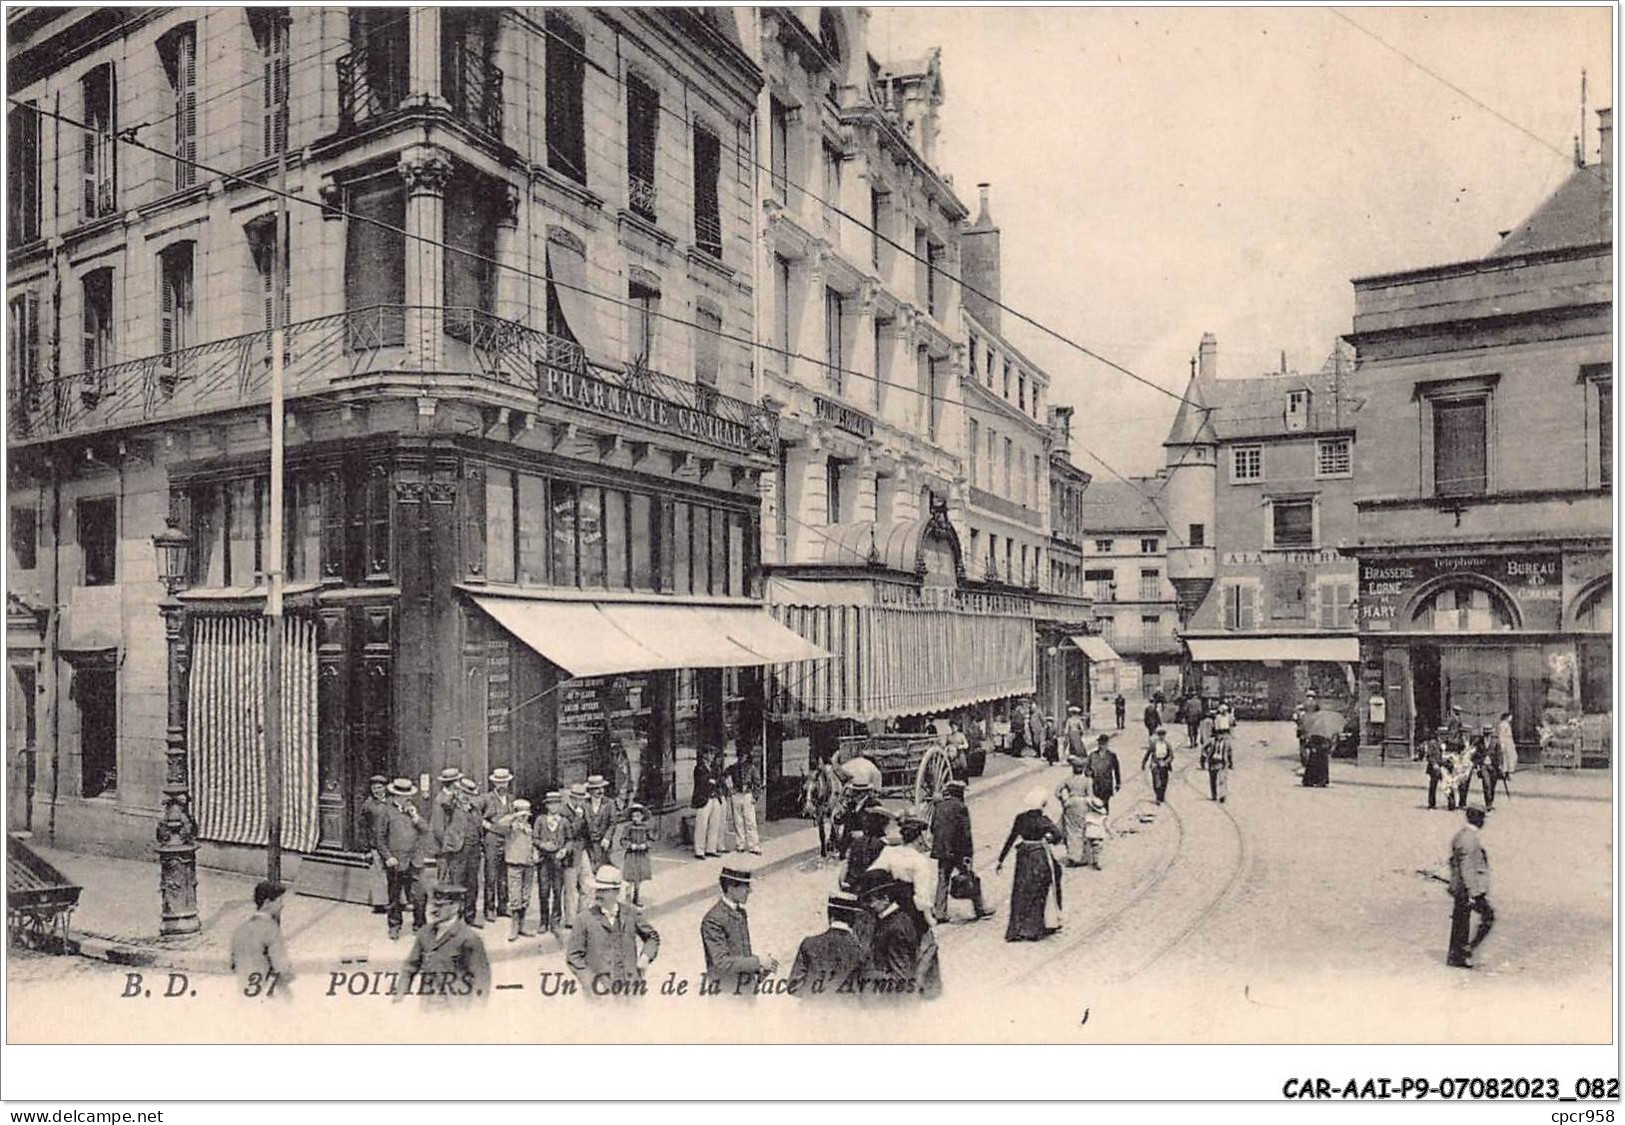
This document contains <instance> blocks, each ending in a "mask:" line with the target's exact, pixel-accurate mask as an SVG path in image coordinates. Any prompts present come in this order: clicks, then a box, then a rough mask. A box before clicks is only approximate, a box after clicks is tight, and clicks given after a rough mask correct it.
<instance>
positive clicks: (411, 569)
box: [7, 8, 817, 895]
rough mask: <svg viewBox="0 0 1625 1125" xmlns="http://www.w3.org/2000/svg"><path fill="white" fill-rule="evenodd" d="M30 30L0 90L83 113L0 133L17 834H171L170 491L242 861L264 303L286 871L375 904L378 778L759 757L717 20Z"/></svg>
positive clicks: (738, 65) (196, 712) (651, 781)
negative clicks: (714, 751) (166, 570)
mask: <svg viewBox="0 0 1625 1125" xmlns="http://www.w3.org/2000/svg"><path fill="white" fill-rule="evenodd" d="M8 19H9V25H10V31H11V37H10V38H11V42H10V53H9V62H10V67H11V90H12V92H13V94H14V95H15V96H16V97H17V98H19V99H21V100H22V101H24V102H25V103H28V105H29V106H38V107H42V108H59V109H60V111H61V112H62V114H63V115H64V116H66V117H70V118H74V119H76V120H82V121H84V122H86V123H87V124H88V125H89V126H90V128H89V129H88V130H82V129H78V128H75V127H72V126H69V125H67V124H59V123H56V122H54V121H52V120H50V119H48V118H42V117H40V116H39V115H37V114H34V113H32V112H31V110H30V109H28V108H20V107H13V108H12V109H11V110H10V112H9V118H8V130H9V135H10V138H11V142H12V143H11V161H10V164H9V165H8V169H7V172H8V188H9V189H10V192H11V195H10V202H11V207H10V209H9V218H10V220H11V223H12V226H11V235H12V238H11V256H10V260H9V262H8V276H7V299H8V301H9V303H10V311H11V313H12V318H11V323H12V333H11V337H10V347H11V353H10V361H11V369H12V372H13V373H14V375H13V378H12V379H11V380H10V382H9V384H8V390H9V392H10V397H9V402H8V406H9V413H8V430H7V436H8V460H9V464H10V470H11V475H10V482H9V488H8V493H9V494H8V502H9V504H10V509H11V512H10V514H11V527H12V535H11V537H10V543H11V551H12V557H11V564H12V576H13V581H12V587H11V593H12V595H13V598H12V600H11V602H10V605H9V607H8V609H9V612H8V633H7V656H8V663H9V666H10V674H11V677H12V681H11V686H12V688H14V689H21V690H19V691H16V692H14V693H13V695H14V698H17V699H18V700H19V701H20V705H19V708H18V710H17V713H16V714H14V715H13V716H12V719H13V721H12V730H11V733H12V736H13V737H12V739H11V741H10V745H11V746H13V747H16V748H17V749H16V750H14V751H13V752H12V761H11V762H10V763H8V764H9V765H10V766H11V767H12V770H13V776H14V778H16V779H18V780H19V781H21V782H22V783H23V789H24V790H25V792H26V797H25V798H24V800H23V801H21V802H15V803H14V806H13V810H12V812H13V818H14V820H22V821H25V822H27V823H29V824H31V826H32V827H33V828H34V829H35V830H36V831H39V830H40V829H41V828H43V827H46V826H48V827H49V829H50V831H51V833H52V836H53V839H56V840H58V841H60V842H61V843H63V844H66V845H70V846H76V847H84V848H89V849H95V850H108V851H116V852H122V853H126V854H131V855H138V856H145V855H148V854H150V843H151V840H152V835H153V825H152V822H153V819H154V817H155V816H156V815H157V811H158V807H159V803H160V787H161V785H162V783H163V777H162V774H163V771H164V765H163V763H164V755H163V747H164V734H165V731H164V726H165V719H164V714H165V683H166V679H165V644H164V632H163V625H162V622H161V621H160V617H159V614H158V612H157V609H156V606H155V603H156V602H157V600H158V598H159V595H160V589H159V586H158V583H157V582H156V581H155V572H154V565H155V563H154V557H153V556H154V553H153V546H152V536H153V535H154V533H156V532H158V531H159V530H160V529H162V528H163V527H164V524H165V518H166V516H168V517H173V518H174V519H175V520H176V522H177V523H178V524H179V526H180V527H181V528H182V529H183V530H184V531H185V532H186V533H187V534H188V535H189V537H190V539H191V570H192V573H191V575H190V576H189V577H190V581H189V584H188V588H187V589H186V590H185V591H184V592H183V593H182V594H181V599H182V601H183V603H184V605H185V621H184V626H183V638H184V652H183V656H182V661H183V668H184V667H189V672H187V673H186V687H187V690H188V696H189V698H188V701H187V707H188V716H189V721H188V723H187V727H186V732H185V733H186V739H187V744H188V760H189V764H190V768H191V783H192V795H191V801H192V808H193V812H194V813H195V815H196V818H197V821H198V825H199V828H198V831H199V835H200V837H201V841H202V850H201V852H200V855H199V859H200V861H201V862H203V863H205V864H213V865H219V866H228V867H239V868H241V869H244V870H254V869H257V868H258V866H259V864H260V862H261V861H260V860H259V859H258V858H257V857H256V852H257V849H258V848H259V847H261V846H263V845H264V844H265V842H266V828H265V819H264V812H263V797H262V795H261V794H262V789H261V786H262V784H263V755H264V749H263V745H262V741H261V738H260V736H259V734H258V726H259V723H260V721H261V719H262V716H261V714H260V712H261V710H262V705H261V703H260V702H259V701H260V700H261V699H262V698H263V690H264V678H265V672H264V652H265V647H266V642H265V637H266V633H265V629H266V625H265V619H264V618H263V616H262V612H263V608H264V598H265V591H266V574H267V571H268V569H269V568H270V566H271V560H269V559H268V558H267V557H266V543H267V527H268V511H267V509H268V503H269V501H268V489H267V479H268V472H269V469H268V465H269V461H268V455H269V435H268V432H267V421H266V419H267V414H266V410H265V404H266V402H267V399H268V396H269V367H270V347H269V340H270V336H269V332H268V331H267V327H268V325H269V323H270V317H271V315H272V310H273V309H274V308H275V306H276V305H277V304H278V303H280V304H281V306H282V307H283V308H284V309H285V310H286V314H287V316H286V319H287V321H288V328H287V334H286V344H285V352H284V354H285V368H286V388H287V412H288V421H287V430H286V443H287V460H286V464H287V488H286V507H285V511H284V513H283V517H284V522H285V526H286V555H285V558H284V559H282V560H281V564H282V567H283V570H284V572H285V574H286V577H287V583H288V585H287V607H288V608H287V612H288V625H287V634H286V636H287V663H286V682H285V692H284V694H285V699H286V703H285V720H284V726H285V730H286V746H285V751H284V756H285V761H286V771H285V776H284V785H283V789H284V794H285V801H284V809H283V817H282V823H283V826H284V829H283V840H282V843H283V845H284V847H286V848H287V849H289V851H290V853H291V856H290V863H291V864H292V865H293V866H292V870H291V871H290V872H289V877H290V878H293V879H298V880H299V881H300V883H301V885H302V886H303V887H306V888H310V889H314V890H318V891H324V892H326V893H332V894H335V895H345V894H356V893H364V891H363V890H362V889H361V888H360V887H359V884H358V883H357V881H356V879H355V876H356V875H357V874H358V873H359V872H360V871H362V870H364V857H362V856H361V855H360V854H359V847H360V844H361V840H360V836H359V829H360V826H359V824H358V810H359V806H360V802H361V800H362V798H363V797H364V796H365V792H366V781H367V778H368V777H369V776H370V775H371V774H373V773H385V774H388V775H392V776H393V775H404V776H407V777H410V778H412V779H413V780H414V781H419V782H420V783H421V785H422V786H423V790H424V792H427V791H428V787H429V778H430V777H431V776H432V775H433V773H434V772H436V771H438V770H439V769H441V768H442V767H444V766H447V765H454V766H459V767H461V768H462V769H464V770H465V771H466V772H468V773H470V774H472V775H474V776H476V777H480V778H483V777H484V776H485V775H486V773H487V772H488V771H489V770H490V769H491V768H493V767H495V766H498V765H505V766H509V767H511V768H512V769H513V771H514V772H515V774H516V775H517V778H518V782H517V786H516V788H517V790H518V792H520V793H521V794H524V795H527V796H530V797H532V798H535V797H537V796H539V795H540V793H541V792H542V791H543V790H544V789H546V788H547V787H550V786H554V785H560V784H565V783H568V782H571V781H575V780H579V779H581V778H583V777H585V776H586V775H587V774H588V773H601V774H604V775H606V776H608V777H610V778H611V779H612V783H613V784H614V786H615V789H616V792H617V793H618V794H620V795H622V796H633V795H635V796H637V797H639V798H641V799H642V800H643V801H645V802H646V803H648V804H650V805H651V806H652V807H654V808H655V809H657V810H667V809H672V808H675V807H677V806H678V805H679V804H681V802H682V801H683V798H684V796H685V793H686V786H687V777H688V769H687V768H686V767H687V766H689V765H691V764H692V760H693V757H694V751H695V748H696V747H698V746H701V745H705V744H715V745H729V746H741V745H747V744H750V743H751V741H752V740H753V739H754V740H756V741H759V732H760V729H761V724H760V714H761V708H760V698H761V689H760V685H761V675H760V671H759V669H760V666H761V665H763V664H764V663H772V662H774V661H778V660H782V659H784V658H786V657H804V656H813V655H817V650H815V649H813V648H811V646H808V645H806V644H805V643H803V642H801V641H800V640H798V639H797V638H795V637H794V636H793V635H792V634H790V633H789V632H788V631H787V630H784V629H782V628H781V627H779V626H777V625H775V624H774V623H773V622H772V621H771V619H770V618H769V617H768V616H767V614H766V612H765V610H764V609H762V608H761V601H760V598H761V595H762V587H761V583H760V580H759V577H758V574H757V571H756V565H755V564H756V560H757V558H758V557H759V553H760V546H759V545H760V542H761V537H762V527H761V520H760V515H759V511H760V505H759V500H758V496H759V491H760V481H761V478H762V476H763V474H764V473H768V472H771V470H772V469H773V462H774V449H775V443H776V435H777V419H776V417H775V416H774V414H773V413H772V412H771V411H768V410H764V409H762V408H760V407H758V406H756V405H753V404H754V402H755V400H756V395H755V388H754V386H753V369H752V365H751V357H750V351H749V344H748V341H749V340H750V339H751V338H752V336H753V333H754V330H755V322H754V311H755V290H754V283H753V279H754V271H755V251H754V243H753V237H752V236H753V230H754V226H753V220H752V212H753V207H754V199H753V196H752V177H751V170H750V165H749V163H748V161H747V159H746V157H745V155H744V154H748V152H749V150H750V127H751V117H752V112H753V109H754V106H755V100H756V97H757V94H758V92H759V91H760V89H761V86H762V79H761V74H760V71H759V69H758V68H757V66H756V64H755V63H754V62H753V61H752V60H751V58H750V57H749V55H748V54H747V52H746V51H745V50H744V47H743V42H742V39H741V36H740V30H739V28H738V27H737V26H736V24H735V22H734V19H733V16H732V14H731V11H730V10H729V9H707V10H705V11H703V12H701V11H696V10H692V9H660V10H654V9H648V10H633V9H626V10H614V11H610V10H598V9H584V8H577V9H568V10H565V9H528V8H527V9H520V8H501V9H498V8H464V9H459V8H410V9H408V8H351V9H346V8H293V9H273V8H255V9H242V8H193V9H144V10H142V11H140V12H138V13H133V14H132V13H130V12H126V11H123V10H121V11H120V12H119V13H115V12H114V11H113V10H111V9H105V10H104V9H84V8H78V9H72V8H56V9H27V10H20V11H18V12H14V13H11V14H10V15H9V17H8ZM137 122H148V123H154V122H155V124H152V125H151V126H150V127H149V128H147V129H144V130H143V131H142V133H141V136H142V138H143V140H144V141H147V142H149V143H151V144H152V145H153V147H156V148H163V149H166V150H169V149H171V148H173V151H175V152H176V153H181V154H185V155H186V156H188V157H193V158H195V160H196V162H197V165H193V164H190V163H187V162H185V161H177V160H173V159H166V158H158V157H155V156H153V155H152V154H151V153H149V152H146V151H144V150H142V149H139V148H135V147H133V146H130V145H127V144H124V143H121V142H120V141H119V140H118V139H117V133H118V131H119V130H121V129H124V128H127V127H129V126H131V125H134V124H136V123H137ZM284 150H285V152H286V155H287V162H288V187H289V190H290V191H291V192H292V193H293V194H294V195H295V196H296V197H297V199H296V201H294V202H292V203H290V204H289V210H290V234H289V237H288V245H287V246H286V247H279V246H278V245H277V228H276V225H275V223H274V215H275V211H276V202H277V201H276V198H275V197H274V196H273V195H272V194H271V193H270V191H269V185H270V184H271V183H272V182H273V180H272V177H273V175H274V174H275V168H276V163H277V160H276V158H277V156H278V154H279V152H282V151H284ZM209 169H216V170H218V173H217V172H214V171H209ZM226 172H229V173H231V175H230V176H227V175H224V174H219V173H226ZM51 185H59V186H60V190H53V189H52V187H51ZM459 251H463V252H459ZM279 253H280V254H282V255H283V257H284V258H285V259H286V260H287V261H288V262H289V264H290V266H291V269H290V271H289V274H291V278H292V281H291V283H290V284H287V285H286V286H285V287H284V289H283V291H282V292H275V291H274V286H273V284H272V279H273V277H274V276H275V273H274V271H273V270H272V268H271V267H272V264H273V262H274V260H275V256H276V255H278V254H279ZM668 316H669V317H674V318H676V320H675V321H674V320H671V319H664V317H668ZM52 607H60V608H59V609H58V610H57V611H56V612H53V611H52ZM753 732H754V733H753ZM19 736H21V737H19ZM667 823H668V825H669V824H670V823H671V822H670V821H668V822H667Z"/></svg>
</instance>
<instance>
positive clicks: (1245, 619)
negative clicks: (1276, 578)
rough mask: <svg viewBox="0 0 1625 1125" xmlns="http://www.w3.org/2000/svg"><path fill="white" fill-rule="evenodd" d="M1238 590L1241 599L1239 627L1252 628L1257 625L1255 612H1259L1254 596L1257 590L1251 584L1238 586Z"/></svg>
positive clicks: (1238, 618) (1238, 613)
mask: <svg viewBox="0 0 1625 1125" xmlns="http://www.w3.org/2000/svg"><path fill="white" fill-rule="evenodd" d="M1236 592H1237V595H1238V597H1239V599H1240V605H1239V608H1238V611H1237V627H1238V628H1241V629H1252V628H1254V627H1255V626H1254V614H1255V613H1256V612H1257V606H1256V604H1255V602H1254V598H1253V595H1254V593H1255V591H1254V589H1253V587H1251V586H1237V587H1236Z"/></svg>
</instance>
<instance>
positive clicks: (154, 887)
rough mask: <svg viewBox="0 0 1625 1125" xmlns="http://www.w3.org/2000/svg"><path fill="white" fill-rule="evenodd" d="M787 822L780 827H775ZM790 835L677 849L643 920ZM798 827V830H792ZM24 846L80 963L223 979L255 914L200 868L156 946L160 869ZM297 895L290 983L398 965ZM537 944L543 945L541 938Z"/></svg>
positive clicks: (380, 924)
mask: <svg viewBox="0 0 1625 1125" xmlns="http://www.w3.org/2000/svg"><path fill="white" fill-rule="evenodd" d="M1044 768H1046V767H1045V764H1044V763H1043V762H1042V761H1041V760H1039V759H1037V758H1024V759H1020V760H1018V759H1015V758H1011V757H1009V756H1007V755H1003V754H992V755H989V757H988V762H987V769H986V772H985V774H984V776H983V777H981V778H978V779H974V780H972V781H971V784H970V792H969V793H968V798H969V800H970V802H971V803H972V804H975V803H976V802H977V801H978V800H979V799H981V798H982V797H984V796H986V795H987V794H989V793H992V792H995V791H997V790H1000V789H1003V788H1004V787H1006V786H1008V785H1011V784H1014V783H1016V782H1018V781H1020V780H1022V779H1023V778H1025V777H1027V776H1029V775H1031V774H1033V773H1035V772H1038V771H1040V770H1042V769H1044ZM780 823H785V822H780ZM788 825H789V826H790V827H789V830H788V831H777V830H776V829H777V827H778V826H777V825H775V831H773V832H764V833H763V838H762V854H761V855H760V856H751V855H743V854H739V853H733V852H729V853H726V854H725V855H724V856H723V858H721V859H708V860H693V859H692V858H691V857H686V856H685V855H684V853H683V852H682V851H679V850H677V849H671V850H663V851H662V853H661V855H660V856H658V857H657V865H656V868H655V877H654V880H653V881H652V882H650V883H648V884H645V886H644V896H643V897H644V906H645V909H646V910H647V911H648V913H649V914H650V915H651V916H658V915H660V914H663V913H666V912H667V911H671V910H676V909H678V908H680V907H683V906H687V905H689V904H691V903H693V902H696V901H698V900H700V899H702V898H706V897H709V896H711V895H714V894H716V891H717V881H716V880H717V873H718V872H719V871H720V869H721V867H722V865H723V864H724V863H738V864H740V865H741V866H748V867H749V868H751V869H752V870H754V871H755V872H756V873H757V874H759V875H766V874H770V873H772V872H774V871H776V870H779V869H780V868H783V867H786V866H789V865H791V864H794V863H798V862H800V861H801V860H803V859H805V858H807V857H808V856H809V855H811V854H813V853H814V852H816V851H817V850H818V832H817V829H816V828H815V827H813V826H811V825H809V824H806V822H801V821H790V822H788ZM797 825H800V826H799V827H797ZM28 843H29V846H30V847H31V848H33V850H35V851H36V852H38V853H39V854H40V855H41V856H43V857H44V858H45V859H46V860H47V862H49V863H50V864H52V865H53V866H54V867H56V868H57V869H58V870H59V871H61V872H62V873H63V874H64V875H66V876H67V877H68V878H70V879H72V880H73V881H74V882H76V883H78V884H79V885H80V886H81V887H83V888H84V889H83V892H82V893H81V895H80V896H79V908H78V909H77V910H76V911H75V912H74V916H73V927H72V932H73V938H74V941H75V943H76V944H77V947H78V952H79V953H80V954H81V955H82V956H86V957H93V958H97V959H100V960H104V961H109V962H112V963H115V964H124V965H130V966H135V967H156V968H165V969H176V970H180V971H183V972H189V973H227V972H229V971H230V965H229V962H230V943H231V932H232V930H233V929H235V928H236V926H237V924H238V923H239V922H241V921H242V920H243V919H244V918H246V917H247V916H248V915H249V914H250V913H252V912H253V892H254V883H255V880H254V879H252V878H248V877H246V876H242V875H238V874H234V873H230V872H224V871H217V870H213V869H208V868H199V869H198V873H197V880H198V905H199V915H200V916H201V918H202V920H203V930H202V932H201V933H199V934H194V935H189V936H186V937H183V938H160V937H158V936H156V935H157V932H158V921H159V919H158V902H159V899H158V865H157V863H156V860H155V861H154V862H151V863H144V862H140V861H137V860H129V859H115V858H110V857H106V856H92V855H85V854H82V853H79V852H69V851H63V850H59V849H56V848H51V847H47V846H45V845H44V844H43V843H41V842H39V841H37V840H30V841H28ZM292 890H293V891H294V892H295V893H293V894H291V895H290V896H289V897H288V900H287V904H286V906H285V907H284V909H283V914H282V927H283V932H284V934H285V935H286V937H287V940H288V945H289V949H290V951H291V953H292V955H293V962H294V971H295V973H296V974H307V973H312V972H325V971H331V970H333V969H335V968H336V967H338V966H340V965H345V964H351V965H355V964H364V963H385V964H393V963H396V962H399V961H400V960H402V959H404V958H405V956H406V954H407V952H408V951H409V950H410V948H411V941H410V939H411V931H410V927H408V929H407V931H406V932H405V933H404V934H403V935H402V937H401V939H400V940H399V941H394V942H392V941H390V940H389V938H388V935H387V933H386V930H385V925H384V919H383V918H382V917H381V916H379V915H377V914H374V913H372V911H371V910H370V909H369V908H368V907H366V906H362V905H357V904H355V903H347V902H335V901H333V900H331V899H323V898H315V897H312V896H309V895H302V894H299V893H297V892H298V890H299V887H298V884H297V882H295V883H294V885H293V886H292ZM508 925H509V924H508V920H507V919H505V918H504V919H499V920H498V921H497V922H495V923H488V924H487V925H486V927H485V929H484V931H483V933H484V934H485V935H486V948H487V950H488V951H489V953H490V955H491V958H492V959H493V960H505V959H507V958H508V957H513V956H520V955H527V954H534V953H535V951H536V945H535V943H534V942H516V943H509V942H508V941H507V940H506V938H507V935H508ZM544 942H545V939H544Z"/></svg>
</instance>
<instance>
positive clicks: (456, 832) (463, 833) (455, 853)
mask: <svg viewBox="0 0 1625 1125" xmlns="http://www.w3.org/2000/svg"><path fill="white" fill-rule="evenodd" d="M479 792H480V785H479V782H477V781H475V780H474V779H473V778H472V777H459V778H458V779H457V782H456V785H455V787H454V790H453V794H452V798H451V801H450V802H449V803H447V804H437V805H435V810H434V820H433V821H432V823H434V824H435V825H436V827H437V829H438V830H437V831H436V832H435V840H436V848H435V852H436V859H435V863H436V864H437V865H438V868H439V871H438V875H437V877H436V881H437V882H440V883H448V884H451V885H453V886H458V887H464V888H466V889H467V891H468V894H467V896H466V897H465V899H464V902H463V920H464V921H465V922H467V923H468V924H469V925H471V926H473V927H475V928H476V929H478V928H479V927H481V926H483V925H484V924H485V923H483V922H481V921H480V919H479V911H478V910H477V909H476V906H477V905H478V904H477V902H476V901H475V900H476V898H477V897H478V894H479V883H480V857H481V855H482V854H483V852H482V849H481V845H480V818H479V813H478V812H476V811H475V809H474V799H475V798H476V797H478V796H479Z"/></svg>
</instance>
